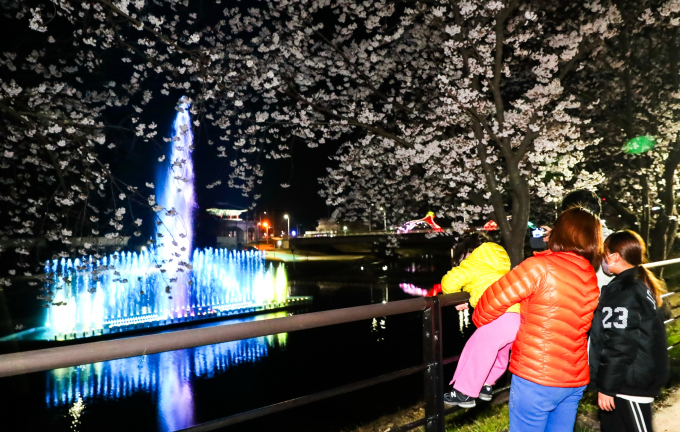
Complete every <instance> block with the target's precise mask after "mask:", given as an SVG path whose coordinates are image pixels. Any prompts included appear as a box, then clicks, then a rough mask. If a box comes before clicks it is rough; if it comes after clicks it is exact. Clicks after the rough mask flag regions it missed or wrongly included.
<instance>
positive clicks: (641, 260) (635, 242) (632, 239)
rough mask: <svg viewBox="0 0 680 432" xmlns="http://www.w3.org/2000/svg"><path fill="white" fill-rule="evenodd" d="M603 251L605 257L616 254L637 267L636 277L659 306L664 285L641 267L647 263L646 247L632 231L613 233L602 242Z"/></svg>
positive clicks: (664, 288)
mask: <svg viewBox="0 0 680 432" xmlns="http://www.w3.org/2000/svg"><path fill="white" fill-rule="evenodd" d="M604 250H605V253H606V254H607V255H610V254H613V253H617V252H618V254H619V255H621V258H623V259H624V260H625V261H626V262H627V263H628V264H630V265H632V266H635V267H637V274H638V277H639V278H640V280H641V281H642V282H644V283H645V285H647V289H649V291H650V292H651V293H652V294H653V295H654V298H655V299H656V303H657V304H658V305H659V306H661V303H662V299H661V294H663V293H664V292H666V284H665V283H664V281H662V280H660V279H659V278H657V277H656V276H654V273H652V272H651V271H649V270H647V269H646V268H644V267H642V266H641V264H645V263H647V262H649V259H648V255H647V246H645V242H644V240H642V237H640V236H639V235H638V234H637V233H636V232H633V231H627V230H626V231H619V232H615V233H614V234H612V235H610V236H609V237H607V240H605V241H604Z"/></svg>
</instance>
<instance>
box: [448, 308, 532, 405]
mask: <svg viewBox="0 0 680 432" xmlns="http://www.w3.org/2000/svg"><path fill="white" fill-rule="evenodd" d="M519 322H520V318H519V314H518V313H514V312H507V313H504V314H503V315H501V316H500V317H499V318H498V319H496V320H494V321H492V322H491V323H489V324H487V325H485V326H482V327H480V328H478V329H477V330H475V332H474V333H473V334H472V336H471V337H470V339H468V341H467V343H466V344H465V348H463V352H462V353H461V355H460V360H458V366H457V367H456V373H455V374H453V379H452V380H451V382H450V383H449V384H453V383H454V382H455V383H456V384H455V385H454V386H453V388H454V389H455V390H458V391H459V392H461V393H463V394H465V395H467V396H470V397H474V398H476V397H479V391H480V390H481V389H482V386H483V385H484V384H488V385H493V384H496V381H497V380H498V378H500V377H501V375H503V373H504V372H505V369H506V368H507V367H508V361H509V360H510V348H511V347H512V343H513V342H514V341H515V337H516V336H517V331H518V330H519Z"/></svg>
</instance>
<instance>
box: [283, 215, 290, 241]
mask: <svg viewBox="0 0 680 432" xmlns="http://www.w3.org/2000/svg"><path fill="white" fill-rule="evenodd" d="M283 218H284V219H285V220H286V221H287V222H288V231H286V236H287V237H288V238H290V218H289V217H288V215H287V214H285V215H283Z"/></svg>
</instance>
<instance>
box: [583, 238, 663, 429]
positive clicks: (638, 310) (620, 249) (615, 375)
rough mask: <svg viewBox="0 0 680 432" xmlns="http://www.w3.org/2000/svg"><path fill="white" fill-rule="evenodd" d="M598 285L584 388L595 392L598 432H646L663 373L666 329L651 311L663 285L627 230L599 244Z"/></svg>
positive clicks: (658, 302)
mask: <svg viewBox="0 0 680 432" xmlns="http://www.w3.org/2000/svg"><path fill="white" fill-rule="evenodd" d="M604 251H605V257H604V259H603V262H602V267H603V270H604V271H605V273H607V272H609V273H612V274H614V275H616V277H615V278H614V279H613V280H612V281H611V282H609V284H607V285H605V286H604V287H602V293H601V294H600V302H599V305H598V307H597V310H596V311H595V316H594V317H593V325H592V327H591V330H590V359H589V361H590V389H591V390H593V391H597V392H598V404H599V406H600V408H601V409H602V411H601V412H600V425H601V430H602V432H624V431H626V432H627V431H635V432H652V430H653V429H652V402H653V401H654V397H655V396H657V395H658V394H659V393H660V392H661V387H662V386H663V385H664V384H665V383H666V381H667V379H668V372H669V362H668V351H667V347H666V330H665V328H664V324H663V319H662V318H661V316H660V315H659V313H658V311H657V307H658V306H660V305H661V293H662V292H663V291H664V290H665V287H664V284H663V282H661V281H660V280H659V279H657V278H656V277H654V275H653V274H652V273H651V272H650V271H649V270H647V269H645V268H644V267H640V264H643V263H644V262H646V261H647V250H646V247H645V243H644V241H643V240H642V238H641V237H640V236H639V235H637V234H636V233H634V232H632V231H619V232H617V233H614V234H612V235H610V236H609V237H607V239H606V240H605V242H604Z"/></svg>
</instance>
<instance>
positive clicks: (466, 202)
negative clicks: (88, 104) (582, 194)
mask: <svg viewBox="0 0 680 432" xmlns="http://www.w3.org/2000/svg"><path fill="white" fill-rule="evenodd" d="M260 5H261V6H260V7H259V8H254V9H251V10H249V11H248V13H247V14H246V13H244V12H243V11H242V10H240V9H233V10H231V11H230V14H229V19H230V21H229V22H230V24H231V26H232V31H233V32H234V37H235V38H236V37H238V38H240V39H239V40H242V41H243V43H244V44H246V43H247V42H246V41H248V40H249V41H250V43H251V44H252V45H253V52H252V54H250V55H244V56H243V57H242V58H239V59H233V60H234V63H233V64H234V66H235V67H238V66H241V67H243V66H245V67H246V68H250V69H249V70H251V71H252V72H251V73H252V75H251V77H250V79H249V80H248V81H246V82H244V83H243V85H242V86H240V87H238V88H237V87H234V89H233V95H232V94H228V96H233V100H234V103H233V110H227V109H225V114H229V115H233V113H234V111H235V112H238V113H240V114H239V118H240V119H241V120H242V121H243V122H242V123H241V125H242V127H239V128H238V130H232V131H231V133H232V134H233V135H235V136H234V138H233V139H234V140H235V141H236V145H237V146H239V147H240V148H241V149H242V151H244V152H248V151H252V152H255V151H258V149H259V148H266V149H268V150H269V153H267V156H268V157H275V158H276V157H281V156H282V155H285V153H286V152H287V150H288V148H289V146H290V145H293V144H294V143H296V142H305V143H307V145H309V146H312V147H314V146H317V145H320V144H324V143H339V144H340V150H339V152H338V154H337V156H336V158H335V159H336V161H337V165H336V167H335V168H333V169H330V170H329V173H328V176H327V177H326V178H325V179H323V180H322V183H323V185H324V192H323V193H324V196H325V197H326V199H327V202H328V204H330V205H332V206H335V207H336V208H337V213H336V216H337V217H340V216H341V215H342V214H345V213H348V214H349V215H351V216H357V215H361V214H366V213H367V209H368V208H369V206H370V204H375V205H378V204H380V205H381V206H384V207H386V208H388V209H389V212H390V214H391V217H396V216H399V215H406V214H407V213H409V211H410V209H409V203H412V202H414V201H416V202H421V203H426V205H427V206H429V207H432V208H434V209H436V211H437V214H438V215H439V216H444V217H448V218H450V219H453V220H455V222H454V225H453V226H454V228H455V229H456V230H457V231H459V232H460V231H462V230H463V229H465V228H466V227H467V226H468V225H469V224H470V222H472V221H474V220H475V219H479V218H480V217H484V215H490V217H493V218H494V219H495V220H496V221H497V223H498V224H499V226H500V229H501V232H502V235H503V239H504V242H505V245H506V247H507V248H508V250H509V253H510V256H511V259H512V261H513V263H515V264H517V263H518V262H519V261H521V260H522V259H523V244H524V238H525V233H526V227H527V221H528V219H529V214H530V202H531V198H532V195H536V196H538V197H540V198H541V199H544V200H548V201H550V200H556V199H559V198H560V197H561V194H562V191H563V187H564V185H565V184H568V183H570V184H574V183H578V184H579V185H581V184H589V183H591V182H593V181H594V180H597V179H594V178H593V176H590V175H588V174H587V172H585V171H581V172H579V173H575V172H574V171H572V168H573V167H574V165H575V164H576V163H577V162H579V161H580V160H581V159H582V150H583V149H584V148H585V147H586V146H587V145H588V144H590V143H592V142H593V139H594V135H588V134H587V132H586V131H587V130H588V126H587V123H588V119H587V116H588V109H589V107H587V106H582V105H581V103H580V101H579V100H578V99H577V98H576V96H575V94H574V93H571V92H570V91H568V90H566V89H565V87H564V84H563V82H564V81H565V80H567V79H569V77H570V75H571V74H574V73H576V72H577V71H578V70H579V68H581V67H582V63H583V62H584V61H586V60H587V59H588V58H589V56H592V55H595V54H596V52H597V50H598V49H599V47H601V46H602V43H603V40H605V39H606V38H609V37H612V36H614V35H615V34H616V26H617V24H618V23H619V21H620V16H619V13H618V10H617V8H616V7H615V6H614V5H610V4H605V3H601V2H590V3H585V4H582V5H581V4H579V5H575V4H572V3H566V2H565V3H560V2H532V3H529V2H520V1H491V2H490V1H474V0H473V1H465V2H449V1H414V2H386V1H373V2H364V3H356V2H353V1H342V0H340V1H293V2H290V1H272V2H267V3H266V5H263V4H262V2H260ZM258 19H262V20H263V23H265V24H264V25H261V26H259V27H257V28H255V27H251V28H248V24H247V23H252V22H254V21H257V20H258ZM250 30H252V32H251V31H250ZM251 33H254V34H252V35H251ZM248 37H250V39H248ZM239 62H240V63H239ZM219 102H220V103H221V104H224V103H225V100H224V99H222V100H220V101H219ZM222 106H224V105H222ZM221 118H222V119H225V118H226V116H223V117H221ZM222 121H226V120H222ZM591 132H592V131H591ZM591 136H592V138H591ZM267 143H269V146H268V147H267V146H266V145H267ZM272 149H273V150H274V151H271V150H272Z"/></svg>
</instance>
